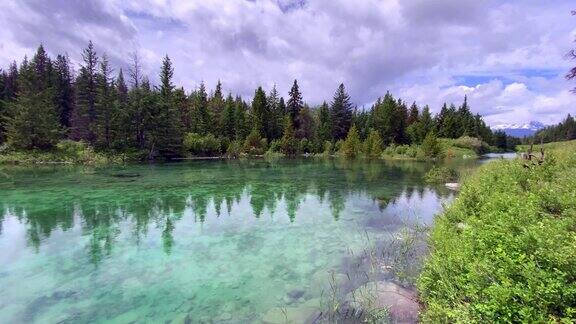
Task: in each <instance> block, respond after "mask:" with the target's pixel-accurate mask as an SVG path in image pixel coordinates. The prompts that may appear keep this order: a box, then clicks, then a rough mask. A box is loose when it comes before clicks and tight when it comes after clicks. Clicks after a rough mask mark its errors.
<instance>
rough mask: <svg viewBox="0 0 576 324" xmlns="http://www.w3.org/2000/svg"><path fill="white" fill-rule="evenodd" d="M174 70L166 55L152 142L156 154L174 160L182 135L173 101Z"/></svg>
mask: <svg viewBox="0 0 576 324" xmlns="http://www.w3.org/2000/svg"><path fill="white" fill-rule="evenodd" d="M173 77H174V68H173V67H172V61H170V58H169V57H168V55H166V56H165V57H164V60H163V61H162V67H161V69H160V83H161V84H160V97H159V98H158V101H159V102H158V110H157V111H156V112H155V115H154V116H153V122H152V124H153V125H154V128H153V130H154V132H153V135H154V140H155V143H154V145H155V147H156V150H157V151H158V154H159V155H160V156H161V157H163V158H174V157H177V156H179V155H180V148H181V146H182V135H181V129H180V121H179V119H178V109H177V107H176V103H175V101H174V84H173V83H172V78H173Z"/></svg>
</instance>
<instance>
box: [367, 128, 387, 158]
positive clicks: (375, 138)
mask: <svg viewBox="0 0 576 324" xmlns="http://www.w3.org/2000/svg"><path fill="white" fill-rule="evenodd" d="M383 146H384V143H383V142H382V137H380V133H379V132H378V131H376V130H373V129H371V130H370V133H369V134H368V137H367V138H366V140H365V141H364V155H366V156H367V157H370V158H378V157H380V155H382V147H383Z"/></svg>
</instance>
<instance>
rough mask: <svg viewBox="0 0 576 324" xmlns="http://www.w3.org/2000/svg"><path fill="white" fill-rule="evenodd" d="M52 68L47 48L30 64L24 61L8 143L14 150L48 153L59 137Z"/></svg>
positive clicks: (38, 53) (10, 120) (40, 48)
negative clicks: (38, 150)
mask: <svg viewBox="0 0 576 324" xmlns="http://www.w3.org/2000/svg"><path fill="white" fill-rule="evenodd" d="M51 69H52V67H51V62H50V59H49V58H48V56H47V54H46V52H45V51H44V48H43V47H42V46H40V47H39V48H38V50H37V52H36V54H35V55H34V58H33V59H32V62H31V64H28V62H27V60H26V59H25V61H24V63H23V64H22V67H21V68H20V73H19V77H18V84H19V92H18V96H17V98H16V101H14V102H13V103H12V104H11V106H12V108H11V110H12V112H13V113H12V116H11V117H9V118H8V125H7V139H8V142H9V143H10V145H12V146H13V147H18V148H23V149H49V148H52V147H53V146H54V145H55V144H56V142H57V141H58V139H59V137H60V127H59V123H58V115H57V112H56V105H55V96H54V88H53V86H52V84H51V80H50V78H51V76H52V70H51Z"/></svg>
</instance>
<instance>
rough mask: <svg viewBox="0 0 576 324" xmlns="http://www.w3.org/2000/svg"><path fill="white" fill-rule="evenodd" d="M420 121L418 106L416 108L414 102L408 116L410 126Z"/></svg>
mask: <svg viewBox="0 0 576 324" xmlns="http://www.w3.org/2000/svg"><path fill="white" fill-rule="evenodd" d="M418 120H420V115H419V111H418V106H416V102H413V103H412V106H410V113H409V115H408V126H410V125H412V124H414V123H416V122H418Z"/></svg>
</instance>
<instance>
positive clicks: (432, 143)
mask: <svg viewBox="0 0 576 324" xmlns="http://www.w3.org/2000/svg"><path fill="white" fill-rule="evenodd" d="M422 152H423V153H424V156H425V157H427V158H436V157H438V156H439V155H440V152H441V148H440V144H439V143H438V139H437V138H436V135H435V134H434V133H433V132H430V133H428V134H427V135H426V137H425V138H424V141H423V142H422Z"/></svg>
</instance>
